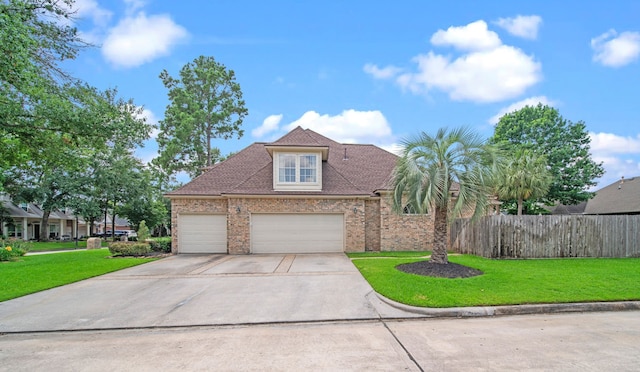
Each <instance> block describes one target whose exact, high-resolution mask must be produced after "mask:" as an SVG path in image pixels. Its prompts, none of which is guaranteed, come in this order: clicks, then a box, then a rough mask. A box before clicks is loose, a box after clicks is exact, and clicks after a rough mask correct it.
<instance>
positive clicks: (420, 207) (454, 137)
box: [393, 128, 498, 264]
mask: <svg viewBox="0 0 640 372" xmlns="http://www.w3.org/2000/svg"><path fill="white" fill-rule="evenodd" d="M401 145H402V155H401V157H400V158H399V159H398V163H397V165H396V168H395V171H394V176H393V209H394V210H395V211H396V212H397V213H401V212H402V210H403V207H404V206H403V202H404V201H407V202H408V203H409V205H411V207H412V208H413V209H414V210H415V211H416V212H417V213H427V212H428V210H429V209H431V208H433V210H434V225H433V229H434V231H433V239H434V241H433V251H432V254H431V259H430V261H431V262H433V263H439V264H446V263H448V262H449V259H448V256H447V240H448V229H447V227H448V222H449V217H450V218H451V221H452V220H453V219H454V218H456V217H459V216H460V215H461V214H462V212H470V211H473V217H474V218H477V217H479V216H481V215H483V214H485V212H486V209H487V206H488V195H489V194H490V191H491V188H490V186H491V179H492V174H493V172H494V171H495V169H496V167H497V163H498V153H497V151H496V150H495V148H494V147H492V146H490V145H488V144H487V143H486V141H484V140H482V139H481V138H480V136H479V135H477V134H476V133H474V132H472V131H471V130H470V129H468V128H457V129H453V130H451V131H447V129H446V128H445V129H439V130H438V132H437V133H436V135H435V136H430V135H428V134H426V133H424V132H422V133H420V134H418V135H417V136H415V137H411V138H408V139H405V140H404V141H403V142H402V143H401ZM456 183H457V184H458V185H459V188H458V191H457V192H455V190H453V186H454V185H455V184H456ZM452 197H453V198H452Z"/></svg>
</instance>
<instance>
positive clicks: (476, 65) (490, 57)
mask: <svg viewBox="0 0 640 372" xmlns="http://www.w3.org/2000/svg"><path fill="white" fill-rule="evenodd" d="M414 61H415V62H417V63H418V71H417V72H415V73H406V74H402V75H400V76H399V77H398V79H397V80H396V82H397V83H398V84H399V85H400V86H401V87H403V88H406V89H409V90H410V91H412V92H413V93H423V92H427V91H428V90H429V89H432V88H437V89H440V90H442V91H444V92H447V93H448V94H449V97H450V98H451V99H452V100H455V101H474V102H498V101H504V100H507V99H510V98H514V97H517V96H519V95H521V94H522V93H524V92H525V90H526V89H527V88H529V87H530V86H532V85H534V84H536V83H537V82H538V81H540V79H541V76H540V75H541V74H540V70H541V66H540V63H538V62H535V61H534V60H533V58H532V57H530V56H528V55H526V54H524V53H523V52H522V51H521V50H520V49H517V48H514V47H512V46H508V45H501V46H499V47H497V48H495V49H491V50H486V51H481V52H473V53H469V54H465V55H463V56H461V57H458V58H456V59H454V60H451V58H450V57H446V56H443V55H439V54H435V53H433V52H429V53H428V54H426V55H419V56H417V57H415V58H414Z"/></svg>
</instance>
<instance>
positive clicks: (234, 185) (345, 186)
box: [167, 127, 397, 196]
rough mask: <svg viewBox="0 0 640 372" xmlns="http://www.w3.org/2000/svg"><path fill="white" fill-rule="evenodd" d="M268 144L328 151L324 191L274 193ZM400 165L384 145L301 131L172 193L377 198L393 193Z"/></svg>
mask: <svg viewBox="0 0 640 372" xmlns="http://www.w3.org/2000/svg"><path fill="white" fill-rule="evenodd" d="M267 146H301V147H328V148H329V153H328V158H327V160H326V162H323V163H322V191H319V192H318V191H316V192H306V191H305V192H302V191H301V192H292V191H287V192H284V191H274V190H273V159H272V158H271V156H270V155H269V153H268V151H267V149H266V147H267ZM396 161H397V157H396V155H393V154H392V153H390V152H387V151H385V150H383V149H381V148H379V147H376V146H373V145H350V144H340V143H338V142H335V141H333V140H331V139H329V138H327V137H324V136H322V135H320V134H318V133H316V132H314V131H312V130H309V129H302V128H300V127H298V128H296V129H294V130H292V131H291V132H289V133H288V134H287V135H285V136H283V137H282V138H280V139H279V140H277V141H275V142H273V143H269V144H265V143H254V144H252V145H250V146H249V147H247V148H245V149H244V150H242V151H240V152H238V153H237V154H235V155H233V156H231V157H230V158H228V159H227V160H225V161H223V162H221V163H218V164H216V165H215V166H213V167H211V168H210V169H208V170H207V171H205V172H204V173H203V174H201V175H200V176H198V177H196V178H195V179H193V180H192V181H191V182H189V183H187V184H186V185H184V186H183V187H181V188H179V189H177V190H175V191H172V192H170V193H168V194H167V195H168V196H180V195H185V196H198V195H202V196H209V195H211V196H217V195H222V194H243V195H297V194H302V195H374V192H375V191H376V190H383V189H387V183H388V181H389V179H390V177H391V174H392V172H393V168H394V167H395V164H396Z"/></svg>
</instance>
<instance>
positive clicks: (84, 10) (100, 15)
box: [61, 0, 113, 27]
mask: <svg viewBox="0 0 640 372" xmlns="http://www.w3.org/2000/svg"><path fill="white" fill-rule="evenodd" d="M61 4H64V3H62V2H61ZM63 6H64V5H63ZM71 9H72V12H74V16H75V17H77V18H81V19H84V18H91V20H92V21H93V23H94V24H95V25H96V26H100V27H104V26H106V25H107V23H108V22H109V20H111V17H112V16H113V13H112V12H111V11H109V10H107V9H104V8H101V7H100V5H98V2H97V1H96V0H76V1H75V2H74V3H73V6H72V8H71Z"/></svg>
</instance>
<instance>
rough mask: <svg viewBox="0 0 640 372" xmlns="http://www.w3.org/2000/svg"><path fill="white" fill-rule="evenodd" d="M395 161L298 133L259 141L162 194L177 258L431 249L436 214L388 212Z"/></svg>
mask: <svg viewBox="0 0 640 372" xmlns="http://www.w3.org/2000/svg"><path fill="white" fill-rule="evenodd" d="M396 161H397V156H396V155H394V154H391V153H390V152H387V151H385V150H383V149H381V148H378V147H376V146H373V145H357V144H341V143H338V142H335V141H333V140H331V139H329V138H327V137H324V136H322V135H320V134H318V133H316V132H314V131H312V130H309V129H302V128H300V127H298V128H295V129H293V130H292V131H291V132H289V133H288V134H286V135H285V136H283V137H282V138H280V139H279V140H277V141H275V142H272V143H254V144H252V145H250V146H249V147H247V148H245V149H244V150H242V151H240V152H238V153H237V154H235V155H233V156H232V157H230V158H228V159H227V160H225V161H223V162H221V163H218V164H215V165H214V166H212V167H211V168H209V169H207V170H206V171H205V172H204V173H202V174H201V175H200V176H198V177H196V178H195V179H193V180H192V181H191V182H189V183H187V184H186V185H184V186H182V187H181V188H179V189H177V190H175V191H172V192H170V193H168V194H166V196H167V197H168V198H170V199H171V214H172V216H171V223H172V230H173V235H172V237H173V242H172V250H173V252H174V253H229V254H250V253H317V252H363V251H380V250H425V249H429V248H430V247H432V244H433V237H432V234H433V220H432V215H430V214H427V215H417V214H412V213H411V210H410V208H405V213H404V214H396V213H394V212H393V211H392V206H391V200H390V192H391V190H390V189H389V181H390V179H391V176H392V173H393V169H394V167H395V165H396Z"/></svg>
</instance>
